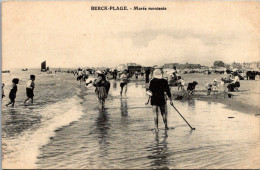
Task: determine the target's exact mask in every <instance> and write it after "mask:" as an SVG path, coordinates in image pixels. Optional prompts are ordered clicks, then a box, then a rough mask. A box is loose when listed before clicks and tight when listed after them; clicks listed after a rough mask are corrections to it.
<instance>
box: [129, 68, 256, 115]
mask: <svg viewBox="0 0 260 170" xmlns="http://www.w3.org/2000/svg"><path fill="white" fill-rule="evenodd" d="M181 76H182V78H183V79H184V81H185V82H186V83H187V84H188V83H189V82H193V81H197V82H198V85H197V86H196V91H195V93H194V95H193V96H191V97H190V99H195V100H201V101H207V102H216V103H221V104H225V105H226V108H227V109H231V110H236V111H240V112H243V113H246V114H253V115H255V116H260V80H259V77H257V79H256V80H240V88H239V91H238V92H230V94H231V98H228V97H227V96H226V98H224V95H223V94H217V97H216V96H215V95H210V96H207V91H206V89H205V84H206V83H209V82H213V80H214V79H217V80H220V79H221V77H225V76H227V75H223V74H212V75H205V74H196V73H194V74H181ZM140 80H143V79H139V80H138V81H137V80H135V79H132V81H136V82H139V83H141V84H142V83H144V82H143V81H140ZM185 88H187V86H186V87H185ZM171 92H172V95H173V98H176V97H177V96H178V94H180V93H181V92H180V91H178V89H177V87H172V88H171ZM183 100H187V99H183Z"/></svg>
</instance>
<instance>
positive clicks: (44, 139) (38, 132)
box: [2, 96, 83, 169]
mask: <svg viewBox="0 0 260 170" xmlns="http://www.w3.org/2000/svg"><path fill="white" fill-rule="evenodd" d="M80 101H81V100H80V98H78V97H77V96H75V97H72V98H69V99H65V100H63V101H60V102H57V103H55V104H52V105H50V106H48V107H46V108H45V109H43V110H42V111H41V114H42V115H43V117H44V119H45V120H43V121H42V122H41V124H38V125H37V126H38V127H37V128H34V129H31V130H28V131H26V132H24V133H22V134H21V135H20V136H19V137H18V138H16V139H3V140H2V143H3V146H5V147H4V148H5V150H6V151H5V152H6V154H4V155H3V160H2V168H4V169H18V168H19V169H25V168H26V169H28V168H30V169H31V168H36V161H37V156H38V155H39V154H40V150H39V149H40V148H41V147H42V146H44V145H46V144H48V143H49V141H50V138H51V137H53V136H54V135H55V130H57V129H59V128H61V127H64V126H68V125H70V123H72V122H74V121H77V120H79V119H80V118H81V116H82V115H83V112H82V110H83V107H82V106H81V105H80Z"/></svg>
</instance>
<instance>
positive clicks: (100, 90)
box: [93, 70, 110, 109]
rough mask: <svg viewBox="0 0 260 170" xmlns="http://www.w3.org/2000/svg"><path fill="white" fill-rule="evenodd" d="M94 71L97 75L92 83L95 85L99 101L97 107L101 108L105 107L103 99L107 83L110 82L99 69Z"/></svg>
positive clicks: (106, 91)
mask: <svg viewBox="0 0 260 170" xmlns="http://www.w3.org/2000/svg"><path fill="white" fill-rule="evenodd" d="M96 73H97V75H98V77H97V79H96V80H95V81H94V83H93V85H94V86H95V87H96V90H95V92H96V95H97V98H98V101H99V108H100V109H102V108H104V107H105V100H106V98H107V96H108V90H107V86H108V84H109V86H110V83H109V82H107V80H106V77H105V75H104V73H102V72H101V71H100V70H98V71H97V72H96Z"/></svg>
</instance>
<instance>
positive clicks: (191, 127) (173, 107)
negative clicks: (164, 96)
mask: <svg viewBox="0 0 260 170" xmlns="http://www.w3.org/2000/svg"><path fill="white" fill-rule="evenodd" d="M171 106H172V107H173V108H174V109H175V110H176V111H177V112H178V113H179V115H180V116H181V117H182V118H183V120H184V121H185V122H186V123H187V124H188V125H189V127H190V128H191V130H195V127H194V128H193V127H191V125H190V124H189V123H188V122H187V120H186V119H185V118H184V117H183V116H182V115H181V113H180V112H179V111H178V110H177V109H176V107H174V105H171Z"/></svg>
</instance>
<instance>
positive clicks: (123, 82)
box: [120, 70, 129, 96]
mask: <svg viewBox="0 0 260 170" xmlns="http://www.w3.org/2000/svg"><path fill="white" fill-rule="evenodd" d="M120 79H121V80H120V87H121V90H120V95H121V96H122V93H123V89H124V87H125V93H126V91H127V83H128V81H129V80H128V79H129V74H128V71H127V70H124V71H123V73H122V75H121V76H120Z"/></svg>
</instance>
